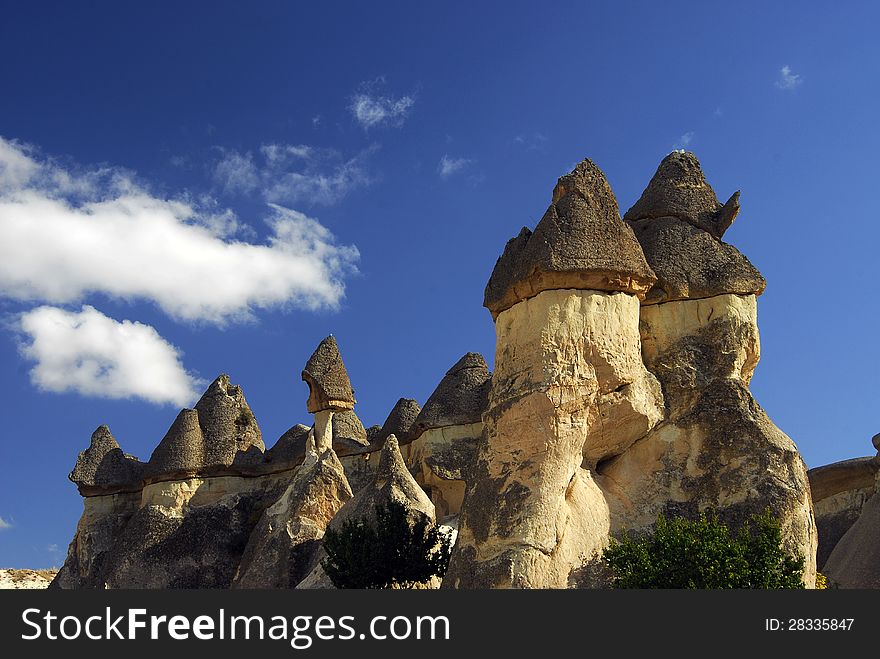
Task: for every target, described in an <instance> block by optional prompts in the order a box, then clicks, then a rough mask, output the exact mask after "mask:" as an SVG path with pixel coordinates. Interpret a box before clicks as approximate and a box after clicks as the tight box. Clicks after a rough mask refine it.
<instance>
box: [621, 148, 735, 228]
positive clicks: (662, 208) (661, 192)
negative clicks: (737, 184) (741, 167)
mask: <svg viewBox="0 0 880 659" xmlns="http://www.w3.org/2000/svg"><path fill="white" fill-rule="evenodd" d="M738 212H739V191H737V192H734V193H733V195H732V196H731V197H730V199H728V200H727V203H725V204H724V205H723V206H722V205H721V203H720V202H719V201H718V197H716V196H715V191H714V190H713V189H712V186H710V185H709V183H708V182H707V181H706V177H705V176H704V175H703V170H702V168H701V167H700V161H699V160H697V157H696V156H695V155H694V154H693V153H691V152H690V151H687V152H685V151H673V152H672V153H670V154H669V155H668V156H666V157H665V158H664V159H663V161H662V162H661V163H660V166H659V167H658V168H657V171H656V173H655V174H654V177H653V178H652V179H651V181H650V183H648V187H647V188H645V191H644V192H643V193H642V196H641V197H640V198H639V200H638V201H637V202H636V203H635V205H634V206H633V207H632V208H630V209H629V210H628V211H627V212H626V215H624V216H623V219H624V220H628V221H632V222H635V221H636V220H650V219H655V218H658V217H677V218H678V219H680V220H684V221H685V222H688V223H689V224H693V225H694V226H695V227H698V228H700V229H703V230H704V231H708V232H709V233H710V234H711V235H712V236H714V237H715V238H717V239H719V240H720V239H721V237H722V236H723V235H724V232H725V231H727V229H728V227H729V226H730V225H731V224H732V223H733V220H734V219H735V218H736V215H737V213H738Z"/></svg>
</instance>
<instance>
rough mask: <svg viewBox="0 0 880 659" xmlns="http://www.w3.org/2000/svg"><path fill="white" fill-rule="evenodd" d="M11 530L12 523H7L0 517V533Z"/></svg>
mask: <svg viewBox="0 0 880 659" xmlns="http://www.w3.org/2000/svg"><path fill="white" fill-rule="evenodd" d="M11 528H12V523H11V522H7V521H6V520H5V519H3V518H2V517H0V531H6V530H8V529H11Z"/></svg>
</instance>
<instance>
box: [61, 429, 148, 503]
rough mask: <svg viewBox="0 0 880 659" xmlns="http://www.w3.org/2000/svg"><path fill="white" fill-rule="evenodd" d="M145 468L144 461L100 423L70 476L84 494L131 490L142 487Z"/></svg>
mask: <svg viewBox="0 0 880 659" xmlns="http://www.w3.org/2000/svg"><path fill="white" fill-rule="evenodd" d="M143 470H144V465H143V463H142V462H140V461H139V460H138V459H137V458H135V457H133V456H131V455H126V454H125V453H123V452H122V449H121V448H120V447H119V443H118V442H117V441H116V439H115V438H114V437H113V435H112V433H111V432H110V428H108V427H107V426H99V427H98V428H97V429H96V430H95V432H93V433H92V439H91V442H90V444H89V447H88V448H87V449H86V450H85V451H83V452H82V453H80V454H79V456H78V457H77V459H76V466H74V468H73V471H71V472H70V475H69V476H68V478H69V479H70V480H71V481H73V482H74V483H75V484H76V486H77V487H78V488H79V490H80V494H82V495H83V496H91V495H93V494H110V493H114V492H129V491H136V490H138V489H140V485H141V479H142V477H143Z"/></svg>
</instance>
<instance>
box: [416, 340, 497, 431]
mask: <svg viewBox="0 0 880 659" xmlns="http://www.w3.org/2000/svg"><path fill="white" fill-rule="evenodd" d="M491 386H492V374H491V373H490V372H489V367H488V365H487V364H486V360H485V359H483V356H482V355H481V354H479V353H477V352H469V353H467V354H466V355H465V356H464V357H462V358H461V359H459V360H458V362H457V363H456V364H455V366H453V367H452V368H450V369H449V370H448V371H447V372H446V375H445V376H443V379H442V380H441V381H440V384H438V385H437V388H436V389H435V390H434V393H433V394H431V397H430V398H428V402H426V403H425V406H424V407H423V408H422V411H421V412H419V415H418V417H416V420H415V423H414V424H413V427H412V430H411V431H410V437H411V439H412V440H415V439H417V438H418V437H419V436H420V435H421V434H422V433H423V432H425V431H426V430H430V429H431V428H442V427H445V426H460V425H465V424H470V423H478V422H480V421H482V417H483V412H484V411H485V410H486V408H487V407H488V405H489V388H490V387H491Z"/></svg>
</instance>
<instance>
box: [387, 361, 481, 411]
mask: <svg viewBox="0 0 880 659" xmlns="http://www.w3.org/2000/svg"><path fill="white" fill-rule="evenodd" d="M465 368H479V369H481V370H483V371H485V372H486V373H488V372H489V365H488V364H487V363H486V359H485V358H484V357H483V355H481V354H480V353H478V352H468V353H465V355H464V357H462V358H461V359H459V360H458V361H457V362H455V366H453V367H452V368H450V369H449V370H448V371H446V375H455V374H456V373H458V372H459V371H461V370H463V369H465ZM401 400H402V399H401Z"/></svg>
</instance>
